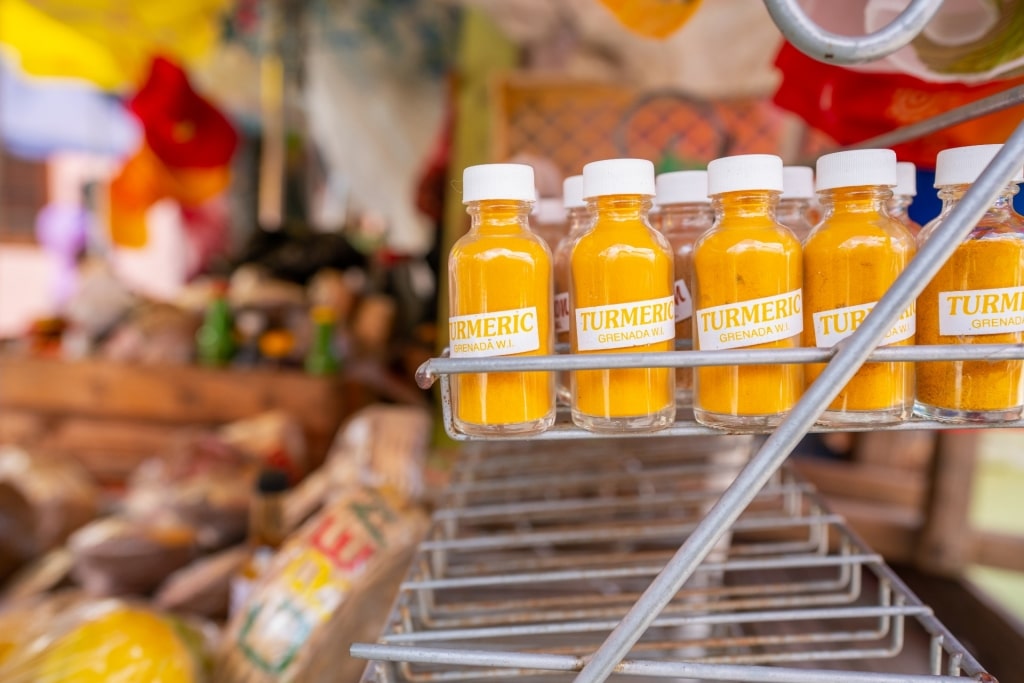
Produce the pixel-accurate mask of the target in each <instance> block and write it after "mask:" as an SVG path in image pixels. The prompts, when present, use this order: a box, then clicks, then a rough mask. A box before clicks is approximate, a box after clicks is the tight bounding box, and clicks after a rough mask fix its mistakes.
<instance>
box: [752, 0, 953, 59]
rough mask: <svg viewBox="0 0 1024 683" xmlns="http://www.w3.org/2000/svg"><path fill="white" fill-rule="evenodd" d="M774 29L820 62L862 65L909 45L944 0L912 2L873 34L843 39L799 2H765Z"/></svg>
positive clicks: (782, 0) (789, 0)
mask: <svg viewBox="0 0 1024 683" xmlns="http://www.w3.org/2000/svg"><path fill="white" fill-rule="evenodd" d="M764 5H765V7H766V8H767V9H768V13H769V14H770V15H771V17H772V20H774V21H775V25H776V26H778V27H779V30H780V31H782V34H783V35H784V36H785V37H786V38H787V39H788V40H789V42H791V43H793V45H794V47H796V48H797V49H798V50H800V51H801V52H803V53H804V54H806V55H808V56H810V57H813V58H814V59H817V60H818V61H820V62H829V63H832V64H861V63H863V62H871V61H874V60H876V59H881V58H882V57H885V56H887V55H890V54H892V53H893V52H895V51H896V50H898V49H900V48H901V47H904V46H905V45H908V44H909V43H910V41H911V40H913V39H914V38H915V37H917V35H918V34H919V33H920V32H921V31H922V30H923V29H924V27H925V25H926V24H927V23H928V22H929V21H931V20H932V17H934V16H935V14H936V13H937V12H938V11H939V7H940V6H941V5H942V0H911V2H910V4H909V5H908V6H907V8H906V9H905V10H903V12H901V13H900V14H899V15H898V16H897V17H896V18H895V19H893V20H892V23H890V24H889V25H888V26H885V27H883V28H881V29H879V30H878V31H875V32H874V33H869V34H867V35H863V36H843V35H839V34H837V33H831V32H829V31H826V30H824V29H822V28H821V27H820V26H818V25H817V24H815V23H814V22H813V21H812V20H811V19H810V18H809V17H808V16H807V15H806V14H805V13H804V11H803V9H801V8H800V5H799V4H798V3H797V2H796V0H764Z"/></svg>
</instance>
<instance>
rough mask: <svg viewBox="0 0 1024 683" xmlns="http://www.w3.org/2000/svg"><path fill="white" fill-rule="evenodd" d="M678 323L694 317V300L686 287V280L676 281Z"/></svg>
mask: <svg viewBox="0 0 1024 683" xmlns="http://www.w3.org/2000/svg"><path fill="white" fill-rule="evenodd" d="M675 292H676V296H675V299H676V322H677V323H681V322H683V321H684V320H686V319H687V318H689V317H691V316H693V299H692V298H690V289H689V288H688V287H687V286H686V280H676V286H675Z"/></svg>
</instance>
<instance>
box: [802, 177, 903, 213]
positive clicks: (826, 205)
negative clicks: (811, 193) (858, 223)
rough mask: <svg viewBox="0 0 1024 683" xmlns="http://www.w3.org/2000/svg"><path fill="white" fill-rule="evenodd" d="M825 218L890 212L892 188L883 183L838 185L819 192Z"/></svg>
mask: <svg viewBox="0 0 1024 683" xmlns="http://www.w3.org/2000/svg"><path fill="white" fill-rule="evenodd" d="M818 197H819V198H820V199H821V208H822V210H823V211H824V213H825V216H824V218H825V219H828V218H829V217H830V216H835V215H845V214H879V213H884V214H888V212H889V200H890V199H892V190H891V189H890V188H888V187H884V186H881V185H865V186H862V187H837V188H835V189H832V190H822V191H821V192H819V193H818Z"/></svg>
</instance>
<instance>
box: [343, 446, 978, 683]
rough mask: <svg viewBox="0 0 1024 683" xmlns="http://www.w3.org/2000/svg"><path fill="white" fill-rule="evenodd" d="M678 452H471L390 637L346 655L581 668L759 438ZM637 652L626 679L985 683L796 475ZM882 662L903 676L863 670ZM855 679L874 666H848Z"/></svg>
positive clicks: (394, 679) (380, 678)
mask: <svg viewBox="0 0 1024 683" xmlns="http://www.w3.org/2000/svg"><path fill="white" fill-rule="evenodd" d="M684 443H685V448H680V442H679V441H677V440H663V439H634V440H632V441H626V442H615V443H609V442H605V441H593V442H590V443H587V444H586V446H585V447H580V448H575V449H572V450H568V451H566V450H558V451H556V450H554V447H553V446H552V445H550V444H547V445H541V446H534V447H530V448H529V449H528V450H527V448H525V447H524V445H523V444H518V445H517V444H486V445H482V444H475V445H470V446H468V447H466V449H465V451H464V456H463V459H462V461H461V462H460V463H459V464H458V465H457V466H456V469H455V470H454V473H453V477H452V484H451V486H450V487H449V488H448V490H447V492H446V493H445V494H444V497H443V499H442V500H441V501H440V504H439V506H438V509H437V510H436V512H435V513H434V517H433V524H432V528H431V530H430V533H429V535H428V537H427V539H426V540H425V541H424V542H423V543H422V544H421V546H420V549H419V552H418V555H417V557H416V559H415V560H414V562H413V566H412V568H411V570H410V572H409V575H408V577H407V579H406V581H405V582H404V583H403V584H402V586H401V589H400V592H399V596H398V599H397V601H396V604H395V607H394V609H393V610H392V613H391V615H390V618H389V621H388V625H387V627H386V628H385V632H384V634H383V635H382V636H381V638H380V640H379V642H378V643H377V644H357V645H355V646H353V648H352V653H353V654H354V655H356V656H359V657H364V658H369V659H373V660H375V662H374V663H373V664H372V665H371V666H370V667H369V668H368V669H367V673H366V675H365V676H364V681H366V682H367V683H369V682H370V681H377V682H379V683H413V682H415V683H423V682H424V681H459V680H480V679H484V678H487V679H495V680H506V679H513V678H515V679H519V678H523V679H528V680H535V681H547V680H552V681H554V680H566V677H565V674H566V673H571V672H577V671H579V670H580V669H581V668H582V665H583V662H584V661H585V660H584V658H585V657H586V656H587V655H589V654H590V653H591V652H593V651H594V649H595V648H597V647H598V646H599V645H600V643H601V642H602V641H603V640H604V638H605V637H606V636H607V635H608V633H609V632H611V631H612V629H613V628H614V627H615V625H616V624H617V623H618V621H619V620H620V619H621V618H622V616H623V615H624V614H625V613H626V611H627V610H628V609H629V607H630V606H631V605H632V604H633V603H634V602H635V601H636V600H637V599H638V597H639V595H640V593H641V592H642V591H643V589H644V588H645V587H646V586H647V585H648V584H649V583H650V581H651V579H652V578H653V577H654V576H656V575H657V574H658V572H660V571H661V569H662V567H663V566H664V564H665V563H666V562H667V561H669V559H670V558H671V557H672V554H673V552H674V550H675V548H676V546H677V545H678V543H679V542H680V539H682V538H685V537H687V536H688V535H689V534H691V533H692V532H693V531H694V529H695V528H696V527H697V525H698V524H699V522H700V520H701V518H702V517H703V516H704V514H705V513H706V512H707V510H708V509H709V508H710V507H711V506H712V505H713V504H714V502H715V501H716V500H717V499H718V497H719V496H720V494H721V493H722V491H723V490H724V489H725V488H726V487H728V486H729V485H730V483H731V482H732V480H733V479H734V478H735V476H736V474H737V473H738V472H739V471H740V469H741V468H742V467H743V465H744V464H745V463H746V461H747V459H748V458H749V457H750V454H751V451H752V448H753V446H754V444H755V439H754V438H753V437H749V436H716V437H703V438H698V437H695V438H692V439H688V440H687V441H686V442H684ZM922 634H923V635H922ZM908 637H917V638H922V637H923V638H925V639H926V640H927V642H928V648H927V653H926V654H923V655H922V656H918V657H914V656H911V653H910V652H908V651H906V650H905V648H904V644H905V641H906V639H907V638H908ZM628 657H629V659H628V660H627V661H626V662H624V663H623V664H621V665H620V666H619V667H618V668H617V672H618V673H620V674H621V675H623V676H624V677H625V678H627V679H630V678H632V677H633V676H643V677H651V676H655V677H667V678H677V677H693V678H704V679H709V680H712V679H714V680H743V681H769V680H770V681H772V682H773V683H803V682H804V681H808V680H816V681H821V680H840V679H841V680H855V681H859V682H861V683H886V682H889V681H892V682H893V683H895V681H914V680H917V679H915V676H922V678H921V679H920V681H949V682H952V681H957V680H963V678H962V677H964V676H970V677H975V678H978V679H981V678H984V677H985V676H987V674H986V673H985V672H984V670H983V669H982V668H981V666H980V665H979V664H978V663H977V662H976V661H975V660H974V659H973V658H972V657H971V656H970V655H969V654H968V653H967V652H966V650H965V649H964V648H963V647H962V646H961V645H960V644H959V643H958V642H957V641H956V639H955V638H954V637H953V636H952V635H950V634H949V633H948V632H947V631H946V630H945V629H944V628H943V627H942V626H941V624H939V623H938V622H937V621H936V620H935V618H934V617H933V616H932V612H931V610H930V609H929V608H927V607H925V606H924V605H922V604H921V602H920V601H919V600H918V599H917V598H916V597H915V596H914V595H913V594H912V593H911V592H910V591H909V590H908V589H907V588H906V586H904V584H903V583H902V582H901V581H900V580H899V579H898V578H897V577H896V576H895V575H894V574H893V573H892V571H891V570H889V569H888V567H886V566H885V564H884V563H883V561H882V559H881V558H880V557H879V556H878V555H876V554H875V553H873V552H871V551H870V550H869V549H868V548H866V547H865V546H864V544H863V543H862V542H861V541H860V540H859V539H858V538H857V537H856V536H855V535H854V534H853V533H851V532H850V531H849V529H847V528H846V526H845V524H844V523H843V521H842V519H841V518H839V517H838V516H836V515H834V514H831V513H830V512H829V511H828V509H827V508H826V507H825V505H824V504H823V503H822V502H821V500H820V499H819V498H818V497H817V495H816V494H815V492H814V491H813V489H812V487H811V486H810V485H809V484H807V483H806V482H804V481H802V480H801V479H799V478H798V477H797V476H796V475H795V474H793V473H792V472H790V471H788V470H786V469H783V470H781V471H779V472H777V473H775V474H774V475H773V476H772V477H771V478H770V480H769V482H768V483H767V485H766V486H765V487H763V488H762V489H761V490H760V491H759V492H758V493H757V495H756V496H755V498H754V500H753V501H752V503H751V505H750V506H749V507H748V508H747V509H746V511H745V512H744V513H743V515H742V516H741V517H740V518H739V519H738V520H737V522H736V523H735V524H734V525H732V526H731V528H730V529H729V531H728V533H727V534H726V535H725V536H724V537H723V539H722V540H720V541H719V542H718V543H717V544H716V545H715V548H714V549H713V550H712V553H711V556H710V557H709V558H708V559H707V560H706V561H704V562H703V563H702V564H701V565H700V566H699V568H698V569H697V571H696V572H695V573H694V575H693V576H692V577H690V578H689V580H688V581H687V582H686V584H685V585H684V586H683V587H682V589H681V590H679V591H676V592H675V593H674V594H673V595H672V597H671V599H670V601H669V602H668V604H667V605H666V607H665V609H664V610H663V611H662V612H661V614H660V615H658V616H657V617H656V619H654V620H653V622H652V624H651V625H650V627H649V628H647V629H646V630H645V633H644V634H643V637H642V638H640V640H639V641H638V642H637V643H636V645H634V646H633V647H632V648H631V649H630V652H629V654H628ZM879 661H885V662H886V663H887V665H889V666H890V667H891V668H890V669H889V670H890V671H891V672H892V673H878V672H877V671H876V672H871V671H870V669H871V668H875V669H877V668H878V663H879ZM766 665H771V666H770V667H768V666H766ZM480 667H487V668H486V669H482V668H480ZM806 667H813V669H808V668H806ZM829 667H832V668H829ZM858 668H860V669H868V671H861V672H860V673H851V672H850V670H855V669H858ZM883 668H884V667H883ZM840 671H843V673H842V674H841V675H840V673H839V672H840ZM559 672H562V673H561V674H559ZM908 676H909V677H908Z"/></svg>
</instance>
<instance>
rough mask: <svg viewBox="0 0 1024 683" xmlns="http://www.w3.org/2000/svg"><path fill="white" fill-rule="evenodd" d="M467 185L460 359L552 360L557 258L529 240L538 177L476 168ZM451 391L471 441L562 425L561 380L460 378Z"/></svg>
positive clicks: (452, 312) (503, 375)
mask: <svg viewBox="0 0 1024 683" xmlns="http://www.w3.org/2000/svg"><path fill="white" fill-rule="evenodd" d="M509 167H520V168H513V169H510V168H509ZM523 169H527V170H528V173H527V171H526V170H523ZM463 185H464V190H463V199H464V203H466V204H467V211H468V212H469V215H470V216H471V218H472V224H471V227H470V230H469V232H468V233H467V234H466V235H464V236H463V237H462V238H460V239H459V240H458V241H457V242H456V243H455V245H454V246H453V247H452V250H451V253H450V254H449V257H448V277H449V318H448V331H449V339H450V343H449V352H450V354H451V356H452V357H453V358H484V357H498V356H533V355H547V354H551V353H553V351H554V348H553V347H554V326H553V324H552V318H553V315H552V301H551V293H552V289H553V286H554V282H553V269H552V264H551V252H550V251H549V250H548V247H547V245H546V244H545V243H544V241H543V240H541V239H540V238H539V237H537V236H536V235H534V234H533V233H532V232H530V228H529V215H530V209H531V207H532V204H533V202H532V201H529V200H526V199H525V198H526V197H531V198H532V196H533V194H534V192H535V190H534V186H533V169H532V168H530V167H529V166H525V167H523V166H522V165H520V164H485V165H483V166H473V167H470V168H467V169H466V173H465V175H464V176H463ZM494 195H498V196H499V197H500V196H502V195H504V196H509V197H513V198H514V199H492V198H491V197H493V196H494ZM451 383H452V410H453V415H454V421H455V427H456V429H458V430H459V431H460V432H463V433H465V434H470V435H474V436H502V435H510V434H517V435H522V434H536V433H539V432H542V431H544V430H545V429H547V428H548V427H550V426H551V425H552V424H553V423H554V419H555V383H554V376H553V373H550V372H495V373H479V374H459V375H453V376H452V379H451Z"/></svg>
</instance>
